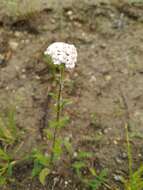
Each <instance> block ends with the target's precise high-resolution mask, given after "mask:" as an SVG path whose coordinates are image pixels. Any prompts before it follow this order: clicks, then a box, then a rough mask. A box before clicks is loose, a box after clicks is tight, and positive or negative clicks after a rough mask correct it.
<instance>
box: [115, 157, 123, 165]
mask: <svg viewBox="0 0 143 190" xmlns="http://www.w3.org/2000/svg"><path fill="white" fill-rule="evenodd" d="M115 161H116V162H117V164H122V163H123V161H122V160H121V159H120V158H118V157H117V158H115Z"/></svg>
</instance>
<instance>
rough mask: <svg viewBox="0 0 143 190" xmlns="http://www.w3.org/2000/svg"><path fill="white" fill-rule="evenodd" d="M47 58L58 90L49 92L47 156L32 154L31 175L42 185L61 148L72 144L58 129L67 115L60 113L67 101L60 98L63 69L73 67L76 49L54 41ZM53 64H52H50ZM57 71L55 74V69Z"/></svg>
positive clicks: (66, 120)
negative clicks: (51, 107) (50, 116)
mask: <svg viewBox="0 0 143 190" xmlns="http://www.w3.org/2000/svg"><path fill="white" fill-rule="evenodd" d="M44 54H45V56H46V58H47V60H48V61H49V62H50V67H51V68H52V71H53V75H54V78H55V77H56V76H57V84H58V91H57V94H55V93H50V94H49V95H50V96H52V98H53V101H54V113H55V116H54V118H53V119H52V120H51V121H49V125H48V126H49V127H48V128H47V129H46V130H45V133H46V137H47V139H48V140H49V141H50V142H51V152H50V154H49V155H48V156H45V155H44V154H42V153H40V152H35V153H34V154H33V159H34V168H33V171H32V176H33V177H34V176H39V180H40V182H41V183H42V184H43V185H44V184H45V179H46V177H47V175H48V174H49V173H51V171H52V170H53V167H54V166H55V163H56V161H58V160H59V159H60V158H61V155H62V153H63V150H62V148H63V147H65V148H66V150H67V151H68V152H70V151H71V149H72V146H71V144H70V142H69V141H67V140H65V139H62V138H61V137H60V136H59V130H61V129H62V128H63V127H65V126H66V125H67V123H68V122H69V117H68V116H65V115H63V114H62V110H63V108H64V107H65V105H67V104H69V101H68V100H66V99H63V98H62V94H63V86H64V73H65V69H66V68H67V69H73V68H74V67H75V62H76V59H77V51H76V48H75V47H74V45H70V44H66V43H63V42H56V43H53V44H51V45H50V46H49V47H48V48H47V50H46V51H45V52H44ZM52 65H53V66H52ZM54 66H55V68H56V69H57V70H58V71H59V72H58V75H56V73H55V71H56V69H55V68H54Z"/></svg>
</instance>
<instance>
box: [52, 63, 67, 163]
mask: <svg viewBox="0 0 143 190" xmlns="http://www.w3.org/2000/svg"><path fill="white" fill-rule="evenodd" d="M63 74H64V67H62V66H61V67H60V77H59V90H58V97H57V104H56V106H57V109H56V122H57V123H59V121H60V116H61V98H62V89H63ZM57 132H58V125H56V127H55V128H54V135H53V144H52V152H51V160H50V164H51V166H53V160H54V149H55V144H56V137H57Z"/></svg>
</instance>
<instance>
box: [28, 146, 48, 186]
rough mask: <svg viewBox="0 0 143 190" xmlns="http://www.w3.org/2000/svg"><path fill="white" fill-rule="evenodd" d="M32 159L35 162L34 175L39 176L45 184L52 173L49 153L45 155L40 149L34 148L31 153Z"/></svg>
mask: <svg viewBox="0 0 143 190" xmlns="http://www.w3.org/2000/svg"><path fill="white" fill-rule="evenodd" d="M31 159H32V161H33V163H34V166H33V170H32V177H35V176H38V177H39V181H40V182H41V184H43V185H45V181H46V177H47V175H48V174H49V173H50V170H49V162H50V157H49V156H48V155H44V154H43V153H42V152H40V151H39V150H34V151H33V153H32V155H31Z"/></svg>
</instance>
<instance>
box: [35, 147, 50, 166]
mask: <svg viewBox="0 0 143 190" xmlns="http://www.w3.org/2000/svg"><path fill="white" fill-rule="evenodd" d="M33 158H34V159H35V160H37V161H38V162H39V163H40V164H41V165H43V166H47V165H48V164H49V160H50V158H49V157H48V156H45V155H44V154H43V153H41V152H40V151H38V150H35V151H34V153H33Z"/></svg>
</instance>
